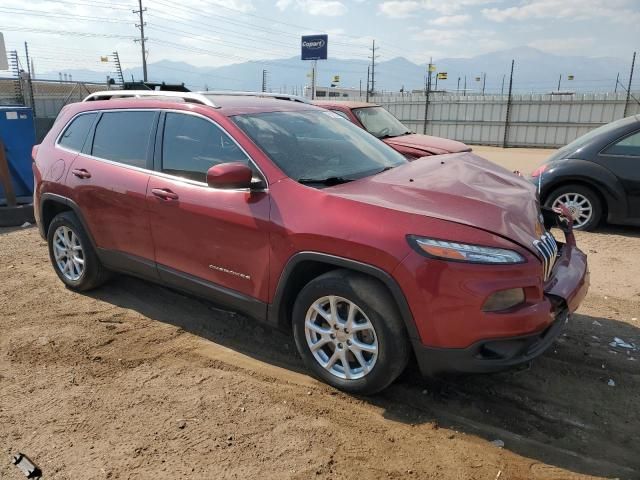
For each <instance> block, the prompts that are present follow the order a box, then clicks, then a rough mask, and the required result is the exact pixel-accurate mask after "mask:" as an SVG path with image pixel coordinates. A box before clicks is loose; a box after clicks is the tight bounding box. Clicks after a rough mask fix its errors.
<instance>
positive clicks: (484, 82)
mask: <svg viewBox="0 0 640 480" xmlns="http://www.w3.org/2000/svg"><path fill="white" fill-rule="evenodd" d="M486 83H487V73H486V72H483V73H482V96H483V97H484V86H485V85H486Z"/></svg>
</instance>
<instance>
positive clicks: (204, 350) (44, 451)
mask: <svg viewBox="0 0 640 480" xmlns="http://www.w3.org/2000/svg"><path fill="white" fill-rule="evenodd" d="M487 152H488V153H487ZM513 152H514V150H508V151H504V152H502V151H499V150H496V151H491V150H486V151H484V152H483V154H484V155H486V156H488V157H489V158H492V159H494V160H496V161H500V158H498V157H501V156H502V157H501V158H502V159H504V158H512V157H511V155H512V154H513ZM543 153H544V155H547V154H549V153H550V152H549V151H548V150H545V151H543ZM508 166H509V167H510V168H511V166H510V165H508ZM578 241H579V245H580V246H581V247H582V248H583V250H584V251H586V252H587V253H588V254H589V260H590V265H591V272H592V276H591V280H592V287H591V291H590V293H589V295H588V297H587V299H586V300H585V302H584V304H583V305H582V307H581V308H580V310H579V311H578V314H577V315H575V316H574V318H573V319H572V321H571V323H570V324H569V326H568V328H567V330H566V333H565V334H564V335H563V336H562V337H561V338H560V339H559V340H558V341H557V343H556V344H555V345H554V346H553V347H552V348H551V349H550V350H549V351H548V352H547V353H546V354H545V355H544V356H543V357H541V358H540V359H538V360H537V361H536V362H534V363H533V364H532V365H531V366H530V368H525V369H521V370H518V371H511V372H505V373H500V374H494V375H484V376H468V377H458V378H447V379H440V380H425V379H422V378H420V376H419V375H418V374H417V372H416V371H415V370H411V369H410V370H409V371H408V372H406V373H405V374H404V375H403V376H402V377H401V378H400V379H399V380H398V381H397V382H396V383H395V384H394V385H392V386H391V387H390V388H389V389H388V390H386V391H385V392H383V393H382V394H380V395H377V396H373V397H368V398H365V397H355V396H350V395H345V394H343V393H340V392H338V391H336V390H333V389H332V388H330V387H328V386H326V385H324V384H321V383H319V382H317V381H316V380H313V379H312V378H310V377H309V376H307V374H306V373H305V371H304V369H303V367H302V364H301V361H300V359H299V358H298V357H297V355H296V354H295V346H294V342H293V340H292V338H291V337H290V336H288V335H285V334H283V333H279V332H275V331H271V330H269V329H267V328H265V327H262V326H260V325H258V324H257V323H255V322H254V321H252V320H249V319H246V318H244V317H242V316H239V315H236V314H233V313H230V312H226V311H224V310H220V309H219V308H217V307H215V306H214V305H212V304H210V303H207V302H204V301H201V300H197V299H193V298H189V297H186V296H183V295H181V294H179V293H175V292H173V291H170V290H168V289H165V288H163V287H159V286H155V285H152V284H149V283H146V282H143V281H141V280H136V279H133V278H129V277H124V276H121V277H117V278H116V279H114V280H113V281H112V282H111V283H109V284H108V285H106V286H104V287H103V288H101V289H99V290H96V291H93V292H90V293H87V294H77V293H73V292H71V291H69V290H67V289H65V288H64V287H63V286H62V283H61V282H60V281H59V280H58V279H57V277H56V276H55V274H54V272H53V270H52V268H51V266H50V264H49V261H48V258H47V251H46V244H45V242H44V241H43V240H42V239H41V238H40V237H39V235H38V233H37V231H36V229H35V228H25V229H20V228H17V229H4V230H0V279H1V280H0V319H1V320H0V321H1V322H2V325H1V326H2V333H1V334H0V450H1V452H2V455H0V478H2V479H8V480H10V479H20V478H24V476H23V475H22V474H21V473H20V472H19V471H18V469H17V468H16V467H14V466H13V465H11V464H10V455H12V454H15V453H16V452H23V453H25V454H26V455H28V456H29V457H30V458H31V459H32V460H34V462H35V463H36V464H37V465H38V466H40V468H41V469H42V470H43V472H44V474H45V475H44V478H47V479H74V480H75V479H94V478H97V479H102V478H111V479H116V478H118V479H119V478H122V479H147V478H153V479H165V478H167V479H174V478H199V479H218V478H220V479H222V478H237V479H252V478H265V479H271V478H273V479H308V478H318V479H329V478H331V479H343V478H344V479H389V478H391V479H405V478H408V479H412V478H415V479H460V480H471V479H477V480H481V479H482V480H484V479H489V480H497V479H501V480H505V479H511V480H515V479H522V480H525V479H533V480H538V479H540V480H542V479H544V480H547V479H555V480H560V479H582V478H591V477H592V476H593V477H598V478H599V477H606V478H614V477H617V478H624V479H638V478H640V446H639V445H640V409H639V408H638V406H639V399H640V349H637V348H635V349H634V348H631V349H628V348H623V347H620V346H616V347H612V346H610V342H612V341H613V340H614V338H615V337H619V338H620V339H622V340H624V341H626V342H629V343H633V344H635V345H636V346H640V321H639V320H638V318H639V317H640V279H639V278H638V275H639V272H640V229H631V228H617V227H616V228H614V227H605V228H603V229H601V230H600V231H599V232H597V233H584V234H579V235H578ZM609 384H611V385H609ZM613 385H615V386H613ZM496 440H500V441H502V442H504V448H499V447H498V446H496V445H495V444H494V443H492V442H493V441H496Z"/></svg>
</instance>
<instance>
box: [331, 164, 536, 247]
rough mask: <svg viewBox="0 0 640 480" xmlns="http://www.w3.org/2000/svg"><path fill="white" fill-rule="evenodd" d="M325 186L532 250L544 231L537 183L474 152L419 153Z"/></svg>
mask: <svg viewBox="0 0 640 480" xmlns="http://www.w3.org/2000/svg"><path fill="white" fill-rule="evenodd" d="M324 191H325V193H330V194H333V195H339V196H341V197H344V198H349V199H351V200H354V201H359V202H364V203H369V204H373V205H378V206H381V207H384V208H390V209H394V210H398V211H402V212H406V213H412V214H416V215H425V216H429V217H434V218H439V219H442V220H448V221H452V222H457V223H462V224H465V225H469V226H472V227H476V228H480V229H483V230H486V231H489V232H492V233H495V234H497V235H500V236H502V237H505V238H507V239H509V240H511V241H514V242H516V243H519V244H520V245H522V246H523V247H525V248H527V249H529V250H531V251H532V252H534V253H535V251H534V247H533V241H534V240H536V239H539V238H540V234H541V233H542V232H541V231H540V230H539V229H540V221H539V218H540V210H539V206H538V201H537V198H536V193H535V187H534V186H533V185H532V184H531V183H529V182H528V181H526V180H525V179H523V178H522V177H518V176H517V175H514V174H513V173H511V172H510V171H508V170H506V169H504V168H502V167H500V166H498V165H496V164H494V163H492V162H490V161H488V160H485V159H484V158H481V157H479V156H477V155H475V154H473V153H456V154H451V155H440V156H433V157H424V158H420V159H418V160H415V161H413V162H409V163H406V164H403V165H401V166H399V167H396V168H394V169H392V170H389V171H387V172H384V173H380V174H378V175H373V176H371V177H366V178H363V179H360V180H356V181H354V182H350V183H345V184H342V185H337V186H335V187H330V188H326V189H325V190H324ZM406 233H411V232H406ZM448 240H458V239H455V238H452V239H448Z"/></svg>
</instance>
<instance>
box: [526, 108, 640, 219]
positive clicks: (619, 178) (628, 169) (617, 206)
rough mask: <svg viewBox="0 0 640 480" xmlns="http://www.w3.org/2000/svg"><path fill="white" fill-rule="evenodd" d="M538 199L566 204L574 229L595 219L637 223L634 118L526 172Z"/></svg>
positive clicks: (638, 149) (638, 154)
mask: <svg viewBox="0 0 640 480" xmlns="http://www.w3.org/2000/svg"><path fill="white" fill-rule="evenodd" d="M531 177H532V178H531V180H532V181H533V182H534V183H536V185H538V193H539V195H540V201H541V203H542V204H544V205H545V206H547V207H556V206H558V205H559V204H561V203H562V204H564V205H566V206H567V207H568V208H569V210H570V211H571V213H572V215H573V219H574V228H576V229H579V230H593V229H594V228H595V227H596V226H597V225H598V224H599V223H600V221H601V220H603V219H606V220H607V221H608V222H609V223H616V224H626V225H640V115H634V116H631V117H626V118H623V119H621V120H617V121H615V122H612V123H609V124H607V125H603V126H602V127H599V128H596V129H595V130H592V131H590V132H589V133H587V134H586V135H583V136H582V137H580V138H578V139H576V140H574V141H573V142H571V143H570V144H569V145H567V146H565V147H563V148H561V149H560V150H558V151H557V152H556V153H554V154H553V155H551V157H549V158H548V159H547V160H545V162H544V163H543V164H542V165H540V167H538V168H537V169H536V170H535V171H534V172H533V173H532V174H531Z"/></svg>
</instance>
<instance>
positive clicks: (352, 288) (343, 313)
mask: <svg viewBox="0 0 640 480" xmlns="http://www.w3.org/2000/svg"><path fill="white" fill-rule="evenodd" d="M293 333H294V337H295V341H296V346H297V348H298V352H299V353H300V355H301V356H302V359H303V361H304V363H305V365H306V366H307V367H308V368H309V370H311V372H312V373H313V374H314V375H315V376H316V377H318V378H319V379H320V380H322V381H324V382H326V383H328V384H329V385H332V386H333V387H336V388H338V389H340V390H344V391H346V392H349V393H356V394H364V395H368V394H373V393H376V392H379V391H380V390H383V389H384V388H386V387H387V386H388V385H389V384H391V382H393V381H394V380H395V379H396V378H397V377H398V375H400V374H401V373H402V371H403V370H404V368H405V366H406V365H407V361H408V360H409V354H410V344H409V341H408V338H407V334H406V331H405V327H404V324H403V322H402V319H401V318H400V315H399V313H398V310H397V308H396V305H395V302H394V300H393V298H392V297H391V295H390V294H389V292H388V291H387V289H386V288H385V287H384V286H383V285H382V284H381V283H380V282H379V281H377V280H375V279H372V278H370V277H368V276H366V275H362V274H360V273H355V272H351V271H348V270H334V271H331V272H328V273H325V274H324V275H321V276H319V277H318V278H316V279H314V280H312V281H311V282H309V283H308V284H307V285H306V286H305V287H304V288H303V289H302V291H301V292H300V294H299V295H298V297H297V298H296V301H295V305H294V308H293ZM345 364H346V368H345Z"/></svg>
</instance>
